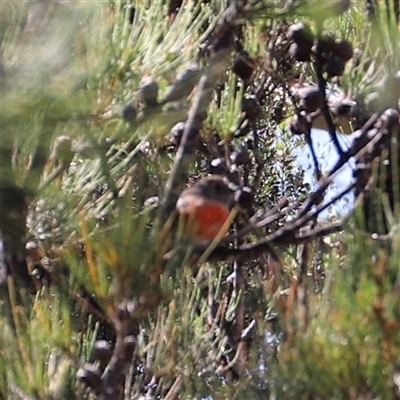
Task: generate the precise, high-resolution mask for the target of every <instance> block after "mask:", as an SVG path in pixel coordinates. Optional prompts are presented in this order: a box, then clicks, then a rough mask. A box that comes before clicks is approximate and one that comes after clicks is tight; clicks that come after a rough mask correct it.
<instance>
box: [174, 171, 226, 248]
mask: <svg viewBox="0 0 400 400" xmlns="http://www.w3.org/2000/svg"><path fill="white" fill-rule="evenodd" d="M233 194H234V192H233V190H232V189H231V188H230V187H229V185H228V184H227V183H226V182H225V181H224V179H223V178H222V176H218V175H214V176H210V177H206V178H202V179H200V180H199V181H198V182H196V183H195V184H194V185H193V186H191V187H190V188H188V189H185V190H184V191H183V192H182V194H181V195H180V196H179V199H178V202H177V203H176V209H177V211H178V213H179V215H180V216H182V217H183V218H185V219H186V221H185V224H186V230H187V232H188V233H189V234H190V235H191V236H192V237H193V238H194V240H195V241H202V240H206V239H214V238H215V237H216V236H217V235H218V234H220V235H224V234H225V233H226V232H227V231H228V229H229V226H224V224H225V223H226V221H227V220H228V217H229V213H230V208H231V205H232V202H233ZM226 225H227V224H226Z"/></svg>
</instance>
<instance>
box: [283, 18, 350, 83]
mask: <svg viewBox="0 0 400 400" xmlns="http://www.w3.org/2000/svg"><path fill="white" fill-rule="evenodd" d="M288 36H289V38H290V39H291V40H292V41H293V43H292V44H291V46H290V48H289V52H290V54H291V55H292V57H293V58H294V59H295V60H297V61H301V62H307V61H311V60H312V59H313V58H314V57H318V60H319V61H320V62H321V64H322V67H323V70H324V72H326V73H327V74H328V75H329V76H330V77H334V76H341V75H342V74H343V72H344V68H345V66H346V62H347V61H349V60H350V59H351V58H352V57H353V46H352V45H351V43H350V42H348V41H347V40H340V39H336V38H335V37H334V36H332V35H330V34H322V35H321V36H320V37H319V38H316V37H315V35H314V34H313V32H312V30H311V28H310V27H309V26H308V25H305V24H303V23H302V22H299V23H296V24H293V25H292V26H291V27H290V28H289V31H288Z"/></svg>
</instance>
